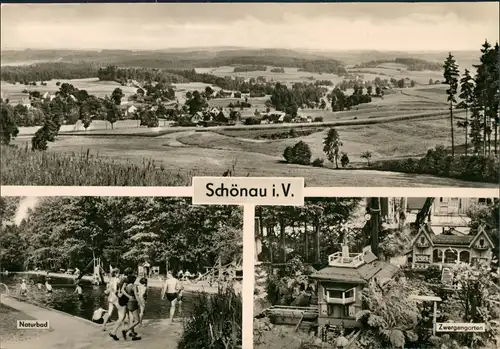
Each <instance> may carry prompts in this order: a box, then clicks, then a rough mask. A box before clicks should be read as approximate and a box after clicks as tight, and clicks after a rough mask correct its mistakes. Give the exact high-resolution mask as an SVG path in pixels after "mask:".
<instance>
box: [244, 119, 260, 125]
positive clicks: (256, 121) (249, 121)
mask: <svg viewBox="0 0 500 349" xmlns="http://www.w3.org/2000/svg"><path fill="white" fill-rule="evenodd" d="M244 123H245V125H259V124H260V120H259V119H257V118H253V117H250V118H246V119H245V122H244Z"/></svg>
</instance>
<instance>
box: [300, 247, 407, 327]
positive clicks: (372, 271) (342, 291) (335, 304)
mask: <svg viewBox="0 0 500 349" xmlns="http://www.w3.org/2000/svg"><path fill="white" fill-rule="evenodd" d="M398 270H399V268H398V267H397V266H394V265H392V264H390V263H387V262H383V261H380V260H378V258H377V257H376V256H375V255H374V254H373V253H372V251H371V248H370V246H367V247H365V248H364V249H363V252H362V253H349V247H348V246H347V244H346V243H344V245H343V246H342V252H337V253H334V254H332V255H330V256H328V266H327V267H325V268H323V269H321V270H319V271H317V272H315V273H313V274H312V275H311V276H310V279H312V280H315V281H316V282H317V285H318V287H317V291H318V311H319V316H318V325H319V328H323V327H324V326H327V325H328V326H338V325H341V324H342V325H343V326H344V327H346V328H353V327H358V326H359V325H360V324H359V323H358V322H357V321H356V314H357V313H358V312H359V311H361V310H363V307H362V291H363V288H364V287H365V285H366V284H367V283H368V282H369V281H370V280H374V281H376V282H378V283H380V284H384V283H386V282H387V281H389V280H390V279H392V278H393V277H394V275H395V274H396V273H397V272H398ZM318 332H321V331H318Z"/></svg>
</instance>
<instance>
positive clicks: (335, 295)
mask: <svg viewBox="0 0 500 349" xmlns="http://www.w3.org/2000/svg"><path fill="white" fill-rule="evenodd" d="M342 293H343V292H342V291H338V290H328V298H337V299H342Z"/></svg>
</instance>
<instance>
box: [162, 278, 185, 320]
mask: <svg viewBox="0 0 500 349" xmlns="http://www.w3.org/2000/svg"><path fill="white" fill-rule="evenodd" d="M165 296H166V297H167V299H168V301H169V302H170V318H169V320H170V323H172V322H173V321H174V315H175V308H176V307H177V304H179V312H180V305H181V304H182V287H181V285H180V282H179V280H177V279H176V278H174V277H173V275H172V272H171V271H168V272H167V278H166V280H165V283H164V284H163V288H162V290H161V299H165Z"/></svg>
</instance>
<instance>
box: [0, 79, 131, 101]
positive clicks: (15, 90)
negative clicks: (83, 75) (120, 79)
mask: <svg viewBox="0 0 500 349" xmlns="http://www.w3.org/2000/svg"><path fill="white" fill-rule="evenodd" d="M57 82H60V83H61V84H63V83H68V84H71V85H73V86H75V87H76V88H78V89H80V90H86V91H87V92H88V93H89V94H91V95H95V96H97V97H101V98H102V97H105V96H109V95H111V93H112V92H113V90H114V89H115V88H120V89H121V90H122V91H123V93H124V94H125V98H124V99H126V98H128V97H129V96H130V95H132V94H134V93H135V92H136V91H137V88H136V87H133V86H122V85H120V84H119V83H117V82H112V81H99V79H98V78H88V79H70V80H64V79H60V80H50V81H46V83H47V85H46V86H42V85H41V84H40V81H38V82H37V86H25V85H23V84H19V83H17V84H15V85H14V84H10V83H7V82H5V81H2V82H1V88H2V94H3V96H4V98H8V99H9V100H10V102H11V103H19V102H21V100H22V99H23V98H25V97H27V96H28V94H26V93H22V91H23V90H28V91H39V92H40V93H42V94H43V93H45V92H49V93H55V92H57V91H58V90H59V86H57V85H56V83H57Z"/></svg>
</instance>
